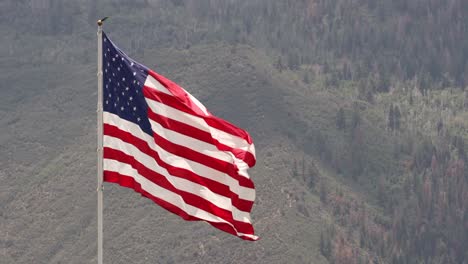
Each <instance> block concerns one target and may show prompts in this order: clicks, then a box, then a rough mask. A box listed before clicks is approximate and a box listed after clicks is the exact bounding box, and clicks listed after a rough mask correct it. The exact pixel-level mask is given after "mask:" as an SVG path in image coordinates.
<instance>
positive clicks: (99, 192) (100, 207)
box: [97, 19, 104, 264]
mask: <svg viewBox="0 0 468 264" xmlns="http://www.w3.org/2000/svg"><path fill="white" fill-rule="evenodd" d="M103 20H104V19H102V20H101V19H100V20H98V21H97V24H98V31H97V39H98V70H97V77H98V78H97V79H98V101H97V262H98V264H102V263H103V262H102V260H103V258H102V256H103V254H102V248H103V247H102V244H103V243H102V242H103V230H102V222H103V221H102V220H103V217H102V211H103V193H102V191H103V186H102V182H103V168H102V165H103V155H102V150H103V144H102V137H103V136H102V134H103V132H102V128H103V121H102V92H103V91H102V90H103V87H102V85H103V81H102V78H103V77H102V23H103Z"/></svg>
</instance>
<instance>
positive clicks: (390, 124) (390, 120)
mask: <svg viewBox="0 0 468 264" xmlns="http://www.w3.org/2000/svg"><path fill="white" fill-rule="evenodd" d="M388 128H389V129H390V130H392V131H393V129H394V128H395V114H394V113H393V105H390V111H389V112H388Z"/></svg>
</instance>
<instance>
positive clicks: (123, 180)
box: [104, 171, 255, 241]
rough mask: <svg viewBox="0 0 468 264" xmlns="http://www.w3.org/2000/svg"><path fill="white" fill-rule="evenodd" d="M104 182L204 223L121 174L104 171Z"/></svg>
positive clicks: (223, 227) (228, 228)
mask: <svg viewBox="0 0 468 264" xmlns="http://www.w3.org/2000/svg"><path fill="white" fill-rule="evenodd" d="M104 180H105V181H106V182H111V183H117V184H119V185H120V186H123V187H126V188H130V189H133V190H134V191H136V192H138V193H140V194H141V195H142V196H143V197H146V198H148V199H150V200H152V201H153V202H155V203H156V204H158V205H159V206H161V207H163V208H164V209H166V210H168V211H169V212H172V213H174V214H176V215H178V216H180V217H182V218H183V219H185V220H187V221H206V220H204V219H200V218H196V217H193V216H191V215H189V214H187V213H186V212H185V211H183V210H182V209H180V208H179V207H177V206H175V205H173V204H171V203H168V202H166V201H164V200H162V199H159V198H158V197H156V196H154V195H152V194H150V193H148V192H147V191H145V190H144V189H143V188H141V185H140V184H139V183H138V182H136V181H135V179H133V178H132V177H130V176H126V175H122V174H119V173H117V172H113V171H104ZM206 222H208V223H209V224H211V225H212V226H214V227H216V228H218V229H220V230H222V231H225V232H227V233H229V234H232V235H235V236H239V237H240V238H242V239H244V240H251V241H255V240H254V239H252V238H251V237H248V236H242V235H238V234H237V232H236V230H235V229H234V228H233V227H232V226H230V225H229V224H226V223H216V222H211V221H206ZM252 234H253V233H252Z"/></svg>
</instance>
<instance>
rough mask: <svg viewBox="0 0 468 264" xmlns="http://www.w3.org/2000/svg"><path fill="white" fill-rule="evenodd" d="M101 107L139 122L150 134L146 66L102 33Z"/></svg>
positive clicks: (126, 118) (131, 120) (136, 122)
mask: <svg viewBox="0 0 468 264" xmlns="http://www.w3.org/2000/svg"><path fill="white" fill-rule="evenodd" d="M102 48H103V56H104V60H103V61H104V63H103V79H104V93H103V100H104V102H103V104H104V105H103V109H104V111H106V112H109V113H113V114H115V115H118V116H119V117H121V118H123V119H125V120H128V121H130V122H132V123H135V124H138V125H139V126H140V127H141V129H142V130H143V131H144V132H146V133H147V134H149V135H152V131H151V125H150V123H149V121H148V116H147V108H148V106H147V104H146V102H145V98H144V96H143V85H144V83H145V80H146V77H147V76H148V69H147V68H146V67H145V66H143V65H141V64H139V63H137V62H135V61H134V60H132V59H131V58H129V57H128V56H127V55H126V54H125V53H124V52H122V51H121V50H120V49H119V48H117V47H116V46H115V45H114V44H113V43H112V42H111V40H110V39H108V38H107V36H106V34H104V33H103V44H102Z"/></svg>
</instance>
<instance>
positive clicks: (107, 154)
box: [104, 147, 254, 234]
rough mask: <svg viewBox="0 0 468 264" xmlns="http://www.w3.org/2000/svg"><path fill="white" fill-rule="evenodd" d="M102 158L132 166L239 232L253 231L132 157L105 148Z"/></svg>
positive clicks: (247, 232)
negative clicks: (175, 185) (231, 225)
mask: <svg viewBox="0 0 468 264" xmlns="http://www.w3.org/2000/svg"><path fill="white" fill-rule="evenodd" d="M104 158H105V159H112V160H117V161H119V162H122V163H126V164H128V165H130V166H132V168H134V169H135V170H137V171H138V173H139V174H140V175H142V176H143V177H145V178H146V179H148V180H149V181H151V182H153V183H154V184H157V185H158V186H160V187H161V188H164V189H166V190H169V191H171V192H173V193H175V194H178V195H180V197H181V198H182V199H183V200H184V202H185V203H186V204H189V205H191V206H194V207H197V208H199V209H201V210H203V211H206V212H209V213H212V214H214V215H216V216H218V217H220V218H222V219H224V220H225V221H227V222H229V223H232V224H233V225H234V227H235V228H236V229H237V230H238V231H239V232H242V233H245V234H253V232H254V231H253V227H252V225H251V224H250V223H246V222H241V221H238V220H235V219H234V218H233V215H232V214H233V212H232V211H229V210H226V209H222V208H220V207H218V206H216V205H215V204H213V203H211V202H210V201H208V200H206V199H204V198H203V197H200V196H198V195H195V194H192V193H189V192H186V191H182V190H180V189H177V188H176V187H174V186H173V185H172V184H171V183H170V182H169V181H168V180H167V179H166V177H164V176H163V175H160V174H158V173H156V172H155V171H153V170H151V169H150V168H147V167H146V166H145V165H143V164H141V163H140V162H138V161H137V160H136V159H135V158H134V157H132V156H129V155H127V154H125V153H124V152H122V151H119V150H115V149H111V148H107V147H105V148H104Z"/></svg>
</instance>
